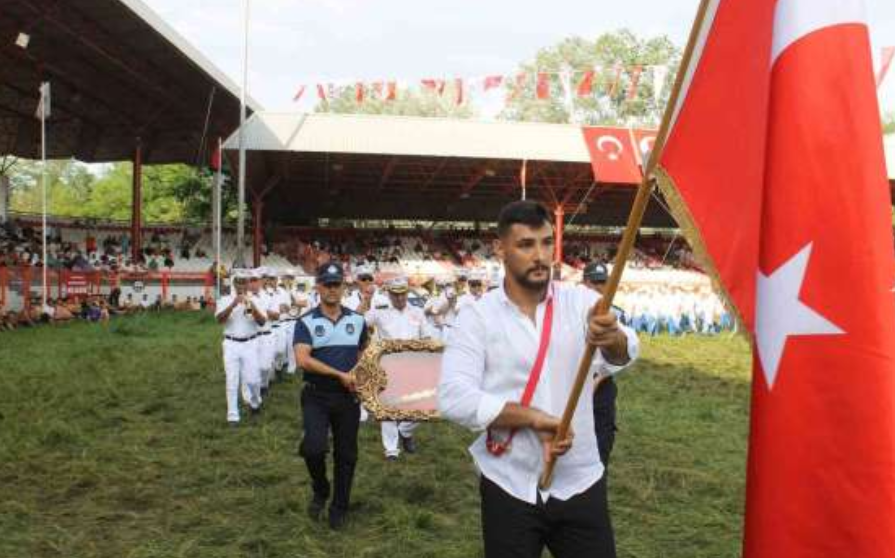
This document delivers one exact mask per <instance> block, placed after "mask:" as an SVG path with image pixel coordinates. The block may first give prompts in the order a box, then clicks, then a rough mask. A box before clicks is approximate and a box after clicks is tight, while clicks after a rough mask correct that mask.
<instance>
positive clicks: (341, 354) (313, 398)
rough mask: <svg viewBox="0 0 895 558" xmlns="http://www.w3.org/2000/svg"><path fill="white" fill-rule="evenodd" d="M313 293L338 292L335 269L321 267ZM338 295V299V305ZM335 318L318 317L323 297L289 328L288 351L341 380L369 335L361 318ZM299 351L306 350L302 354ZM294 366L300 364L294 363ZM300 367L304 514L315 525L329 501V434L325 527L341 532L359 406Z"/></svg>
mask: <svg viewBox="0 0 895 558" xmlns="http://www.w3.org/2000/svg"><path fill="white" fill-rule="evenodd" d="M317 289H318V292H319V291H321V290H326V289H332V290H333V291H337V290H338V291H344V275H343V271H342V269H341V267H340V266H338V265H337V264H324V265H323V266H321V268H320V269H319V270H318V272H317ZM341 294H342V293H341V292H339V293H338V296H339V298H338V299H336V300H340V299H341ZM339 311H340V314H339V317H338V319H335V320H333V319H332V318H330V317H329V316H327V315H326V314H325V313H324V295H321V304H320V305H319V306H317V307H315V308H314V309H312V310H310V311H308V312H306V313H305V314H303V315H302V316H301V317H300V318H299V319H298V321H297V322H296V326H295V336H294V340H293V341H294V346H295V348H296V350H297V354H301V353H300V351H302V350H304V351H307V348H308V347H310V359H309V360H312V361H313V360H316V361H318V362H319V363H322V364H323V365H325V366H326V367H328V368H329V369H334V370H335V371H338V372H341V373H344V374H346V375H347V373H349V372H350V371H351V369H352V368H354V366H355V365H356V364H357V361H358V359H359V356H360V354H361V352H362V351H363V348H364V347H365V346H366V343H367V340H368V337H369V332H368V330H367V325H366V322H365V320H364V317H363V316H362V315H361V314H358V313H357V312H354V311H353V310H350V309H348V308H346V307H345V306H343V305H341V304H339ZM302 345H305V346H306V347H305V348H304V349H302V347H301V346H302ZM299 363H300V364H302V363H301V361H300V362H299ZM314 367H315V366H314V365H313V362H312V364H311V365H310V366H308V365H305V364H302V368H303V369H304V387H303V389H302V393H301V407H302V423H303V428H304V432H303V438H302V441H301V446H300V454H301V456H302V457H303V458H304V460H305V464H306V465H307V467H308V473H309V474H310V476H311V482H312V486H313V490H314V494H313V499H312V500H311V503H310V505H309V507H308V513H309V514H310V515H311V516H312V517H313V518H314V519H319V517H320V515H321V514H322V512H323V508H324V506H325V505H326V501H327V499H328V498H329V496H330V483H329V480H328V479H327V477H326V453H327V450H328V448H329V431H330V429H331V430H332V436H333V459H334V462H335V466H334V474H333V485H334V486H333V488H334V490H333V499H332V503H331V504H330V508H329V524H330V527H332V528H334V529H338V528H340V527H342V526H343V524H344V522H345V519H346V517H347V513H348V504H349V500H350V496H351V483H352V479H353V477H354V468H355V464H356V463H357V454H358V451H357V434H358V427H359V424H360V404H359V403H358V401H357V399H356V397H355V395H354V394H353V393H352V392H351V391H349V390H348V389H346V387H345V386H344V385H343V383H342V381H340V379H339V377H334V376H333V375H332V373H331V372H330V374H325V373H320V372H319V371H314V370H313V368H314ZM309 368H311V369H309Z"/></svg>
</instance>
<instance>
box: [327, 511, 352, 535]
mask: <svg viewBox="0 0 895 558" xmlns="http://www.w3.org/2000/svg"><path fill="white" fill-rule="evenodd" d="M347 522H348V512H347V511H343V510H340V509H338V508H332V507H331V508H329V528H330V529H332V530H333V531H341V530H342V529H343V528H344V527H345V524H346V523H347Z"/></svg>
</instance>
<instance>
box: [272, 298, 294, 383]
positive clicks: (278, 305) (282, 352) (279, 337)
mask: <svg viewBox="0 0 895 558" xmlns="http://www.w3.org/2000/svg"><path fill="white" fill-rule="evenodd" d="M283 306H286V308H287V310H286V312H283ZM288 308H292V297H291V296H290V295H289V291H287V290H286V289H285V288H283V287H277V288H276V289H274V290H273V291H272V294H271V309H272V310H274V311H275V312H277V313H279V315H280V317H279V319H278V320H277V321H276V322H274V330H273V332H274V335H273V337H274V343H275V347H276V351H275V352H274V368H275V369H276V370H282V369H283V368H285V367H286V365H287V363H288V354H289V352H288V350H287V349H288V348H289V347H291V342H290V340H287V339H286V337H287V336H288V334H289V332H290V330H291V329H292V326H293V325H294V322H289V321H288V319H289V313H288V312H289V310H288ZM290 324H292V325H290ZM287 343H289V344H288V345H287Z"/></svg>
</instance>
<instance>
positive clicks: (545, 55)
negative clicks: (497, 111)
mask: <svg viewBox="0 0 895 558" xmlns="http://www.w3.org/2000/svg"><path fill="white" fill-rule="evenodd" d="M679 62H680V51H679V50H678V48H677V47H675V46H674V44H673V43H672V42H671V40H670V39H668V37H665V36H661V37H653V38H650V39H641V38H639V37H637V36H636V35H634V34H633V33H632V32H630V31H628V30H622V31H618V32H615V33H605V34H603V35H600V36H599V37H597V38H596V39H595V40H588V39H584V38H581V37H572V38H568V39H565V40H563V41H561V42H560V43H558V44H556V45H554V46H551V47H548V48H544V49H541V50H540V51H539V52H538V53H537V54H536V55H535V58H534V60H532V61H528V62H525V63H523V64H522V65H521V66H520V67H519V69H518V72H517V75H518V74H525V75H526V76H527V77H528V79H526V81H525V82H524V84H523V85H522V87H521V88H519V90H517V84H516V82H515V79H511V80H509V83H506V84H505V89H506V91H507V97H508V101H507V105H506V108H505V109H504V111H503V112H502V113H501V115H500V117H501V118H503V119H506V120H523V121H536V122H580V123H583V124H608V125H612V124H615V125H621V124H629V123H632V124H638V125H658V121H659V119H660V118H661V113H662V110H663V109H664V107H665V104H666V102H667V98H668V94H669V90H670V84H671V82H672V81H673V79H674V70H675V68H676V67H677V65H678V64H679ZM657 65H664V66H667V67H668V68H669V71H668V73H667V75H666V78H665V87H664V88H663V90H662V95H661V97H660V99H659V102H658V103H657V102H656V101H655V100H654V98H653V97H654V96H653V83H652V76H651V75H647V74H641V76H640V81H639V85H638V88H637V95H636V97H635V98H634V99H632V100H630V101H629V100H627V99H626V95H627V92H628V89H629V86H630V84H631V79H632V78H631V76H632V74H631V72H630V71H628V70H630V69H631V68H634V67H635V66H642V67H644V68H645V67H647V66H657ZM595 67H596V68H598V72H597V74H596V75H595V78H594V82H593V87H594V94H593V95H590V96H587V97H578V96H577V95H576V94H574V93H575V92H576V86H577V83H578V82H579V81H580V79H581V78H582V76H583V75H584V72H585V71H588V70H592V69H593V68H595ZM617 67H620V68H624V69H625V71H623V72H621V74H620V75H619V79H618V82H617V84H616V86H615V88H614V95H613V96H612V97H611V98H610V96H609V93H610V91H611V90H612V89H613V87H612V86H613V83H615V82H616V68H617ZM539 72H544V73H547V74H549V75H550V97H549V99H538V98H537V96H536V90H535V88H536V79H535V76H536V75H537V74H538V73H539ZM563 73H566V74H571V79H570V80H568V81H569V84H570V87H571V90H572V94H571V95H568V96H567V93H566V90H565V88H564V87H563V84H562V80H560V79H559V75H561V74H563ZM569 100H570V101H571V103H569V102H568V101H569ZM570 105H571V106H570Z"/></svg>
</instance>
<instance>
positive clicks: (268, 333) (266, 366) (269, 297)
mask: <svg viewBox="0 0 895 558" xmlns="http://www.w3.org/2000/svg"><path fill="white" fill-rule="evenodd" d="M257 304H258V309H259V310H261V311H262V312H264V315H265V317H266V318H268V319H267V322H265V324H264V325H263V326H261V331H260V334H261V337H259V338H258V359H259V361H260V363H261V387H262V388H264V389H267V388H268V387H270V381H271V380H272V379H273V378H274V376H275V375H276V370H275V367H276V353H277V341H276V335H275V334H274V333H275V332H274V327H273V326H274V324H273V323H272V320H271V319H270V314H268V312H270V311H271V310H274V311H277V307H276V306H275V302H274V297H273V294H272V293H271V291H269V290H268V289H266V288H265V289H261V291H260V292H259V293H258V303H257ZM278 327H279V326H278Z"/></svg>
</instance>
